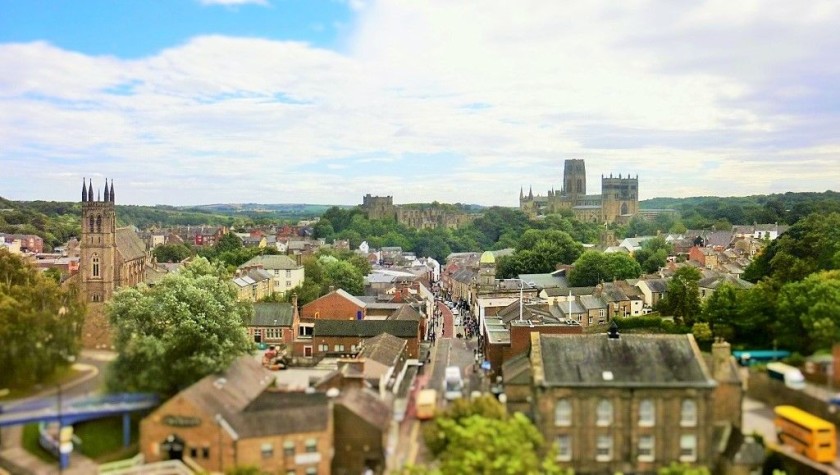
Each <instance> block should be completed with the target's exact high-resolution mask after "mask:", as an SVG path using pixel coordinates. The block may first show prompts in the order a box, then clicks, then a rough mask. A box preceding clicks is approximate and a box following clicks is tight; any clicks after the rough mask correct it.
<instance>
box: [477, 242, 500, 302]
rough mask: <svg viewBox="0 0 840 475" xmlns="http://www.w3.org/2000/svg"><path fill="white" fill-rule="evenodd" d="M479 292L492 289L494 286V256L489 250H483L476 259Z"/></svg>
mask: <svg viewBox="0 0 840 475" xmlns="http://www.w3.org/2000/svg"><path fill="white" fill-rule="evenodd" d="M478 286H479V290H478V291H479V293H482V292H485V293H486V292H488V291H492V290H493V288H494V287H495V286H496V256H494V255H493V253H492V252H490V251H484V253H483V254H481V257H480V258H479V260H478Z"/></svg>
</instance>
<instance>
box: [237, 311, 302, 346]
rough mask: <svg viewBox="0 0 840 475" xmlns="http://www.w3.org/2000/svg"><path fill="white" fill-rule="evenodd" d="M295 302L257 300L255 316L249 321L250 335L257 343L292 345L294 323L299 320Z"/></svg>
mask: <svg viewBox="0 0 840 475" xmlns="http://www.w3.org/2000/svg"><path fill="white" fill-rule="evenodd" d="M297 318H298V316H297V306H296V305H295V303H294V302H293V303H291V304H289V303H284V302H257V303H255V304H254V316H253V317H251V321H250V322H248V324H247V328H248V336H249V337H250V338H251V340H252V341H253V342H255V343H266V344H269V345H280V344H286V345H291V344H292V342H294V339H295V332H294V323H295V321H296V320H297Z"/></svg>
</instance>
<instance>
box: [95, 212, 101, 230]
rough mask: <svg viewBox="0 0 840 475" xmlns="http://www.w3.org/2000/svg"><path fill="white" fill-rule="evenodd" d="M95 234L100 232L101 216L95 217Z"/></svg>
mask: <svg viewBox="0 0 840 475" xmlns="http://www.w3.org/2000/svg"><path fill="white" fill-rule="evenodd" d="M96 232H98V233H101V232H102V216H97V217H96Z"/></svg>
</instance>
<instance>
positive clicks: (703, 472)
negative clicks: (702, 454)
mask: <svg viewBox="0 0 840 475" xmlns="http://www.w3.org/2000/svg"><path fill="white" fill-rule="evenodd" d="M656 473H657V474H658V475H711V473H712V472H710V471H709V469H708V468H706V467H704V466H702V465H701V466H698V467H695V466H692V465H687V464H683V463H677V462H671V465H669V466H667V467H662V468H660V469H659V471H658V472H656Z"/></svg>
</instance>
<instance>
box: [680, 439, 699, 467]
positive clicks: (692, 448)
mask: <svg viewBox="0 0 840 475" xmlns="http://www.w3.org/2000/svg"><path fill="white" fill-rule="evenodd" d="M696 460H697V436H695V435H694V434H683V435H681V436H680V462H694V461H696Z"/></svg>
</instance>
